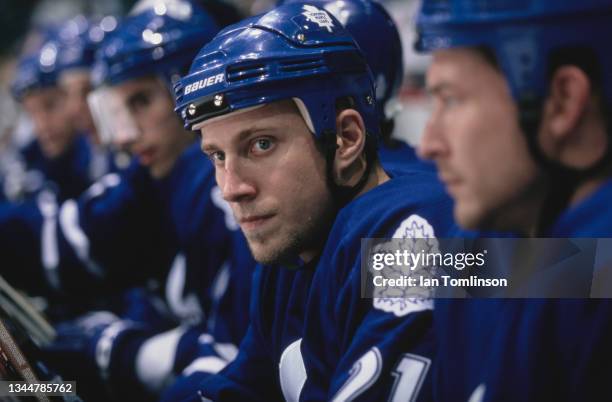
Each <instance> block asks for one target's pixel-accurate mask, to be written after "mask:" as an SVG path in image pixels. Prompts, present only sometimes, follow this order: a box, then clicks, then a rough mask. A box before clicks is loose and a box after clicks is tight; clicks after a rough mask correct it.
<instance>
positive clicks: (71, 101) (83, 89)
mask: <svg viewBox="0 0 612 402" xmlns="http://www.w3.org/2000/svg"><path fill="white" fill-rule="evenodd" d="M60 85H61V87H62V89H63V90H64V92H65V93H66V112H67V113H68V116H69V118H70V120H71V121H72V122H73V124H74V128H76V129H77V130H78V131H80V132H81V133H85V134H88V135H91V137H92V139H93V140H94V141H95V142H98V139H97V137H96V130H95V126H94V123H93V120H92V117H91V113H90V112H89V107H88V106H87V95H88V94H89V92H90V91H91V83H90V80H89V72H88V71H85V70H78V71H67V72H64V73H63V74H62V78H61V80H60Z"/></svg>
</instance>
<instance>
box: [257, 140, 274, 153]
mask: <svg viewBox="0 0 612 402" xmlns="http://www.w3.org/2000/svg"><path fill="white" fill-rule="evenodd" d="M255 146H256V147H257V148H259V150H261V151H267V150H268V149H270V147H271V146H272V142H271V141H270V140H269V139H267V138H260V139H258V140H257V141H255Z"/></svg>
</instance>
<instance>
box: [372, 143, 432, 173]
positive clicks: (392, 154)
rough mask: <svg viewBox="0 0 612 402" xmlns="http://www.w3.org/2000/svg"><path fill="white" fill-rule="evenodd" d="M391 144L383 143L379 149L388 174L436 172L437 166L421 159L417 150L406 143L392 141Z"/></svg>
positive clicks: (379, 155) (381, 160) (380, 157)
mask: <svg viewBox="0 0 612 402" xmlns="http://www.w3.org/2000/svg"><path fill="white" fill-rule="evenodd" d="M392 141H393V142H392V143H391V144H384V143H381V144H380V145H379V147H378V157H379V159H380V163H381V164H382V166H383V168H384V169H385V171H387V172H391V173H394V172H397V171H398V170H399V171H402V170H407V169H408V170H423V171H430V172H434V171H435V170H436V167H435V165H434V164H433V163H432V162H428V161H424V160H421V159H419V157H418V156H417V154H416V152H415V149H414V148H413V147H412V146H410V145H409V144H407V143H405V142H404V141H400V140H395V139H394V140H392Z"/></svg>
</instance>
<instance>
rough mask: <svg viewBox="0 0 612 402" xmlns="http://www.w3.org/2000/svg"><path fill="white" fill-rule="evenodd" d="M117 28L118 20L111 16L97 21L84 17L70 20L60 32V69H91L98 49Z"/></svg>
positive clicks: (80, 16) (79, 16)
mask: <svg viewBox="0 0 612 402" xmlns="http://www.w3.org/2000/svg"><path fill="white" fill-rule="evenodd" d="M116 27H117V19H116V18H115V17H113V16H110V15H109V16H106V17H103V18H101V19H99V20H95V21H94V20H90V19H88V18H87V17H85V16H84V15H78V16H76V17H74V18H72V19H70V20H68V21H67V22H66V23H65V24H63V26H62V27H61V29H60V30H59V32H58V38H59V49H58V50H59V52H58V64H59V69H60V70H61V71H65V70H72V69H90V68H91V67H92V65H93V63H94V56H95V52H96V49H97V47H98V46H99V45H100V44H101V43H102V40H103V39H104V37H105V36H106V35H108V34H109V33H110V32H112V31H113V30H114V29H115V28H116Z"/></svg>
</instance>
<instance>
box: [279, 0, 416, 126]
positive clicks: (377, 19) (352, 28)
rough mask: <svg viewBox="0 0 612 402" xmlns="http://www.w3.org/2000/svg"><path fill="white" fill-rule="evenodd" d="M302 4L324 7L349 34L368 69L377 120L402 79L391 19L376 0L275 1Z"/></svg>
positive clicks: (396, 33)
mask: <svg viewBox="0 0 612 402" xmlns="http://www.w3.org/2000/svg"><path fill="white" fill-rule="evenodd" d="M289 3H306V4H312V5H315V6H318V7H322V8H325V9H326V10H327V11H329V12H330V13H331V14H332V15H333V16H334V17H336V18H337V19H338V21H340V22H341V23H342V25H344V27H345V28H346V29H347V30H348V31H349V33H350V34H351V35H352V36H353V38H354V39H355V41H356V42H357V44H358V45H359V47H360V48H361V50H362V51H363V53H364V54H365V57H366V60H367V62H368V65H369V66H370V68H371V69H372V74H373V75H374V82H375V84H376V106H377V109H378V113H379V115H380V118H381V120H384V118H385V117H390V116H389V114H390V113H389V112H387V113H385V108H386V107H387V104H388V102H389V101H390V100H392V99H394V98H395V97H396V96H397V94H398V92H399V89H400V87H401V85H402V81H403V78H404V63H403V53H402V42H401V39H400V35H399V31H398V29H397V26H396V25H395V22H394V21H393V19H392V18H391V16H390V15H389V13H388V12H387V10H385V8H384V7H383V6H382V5H381V4H380V3H378V2H375V1H371V0H281V1H280V2H279V4H289Z"/></svg>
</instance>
